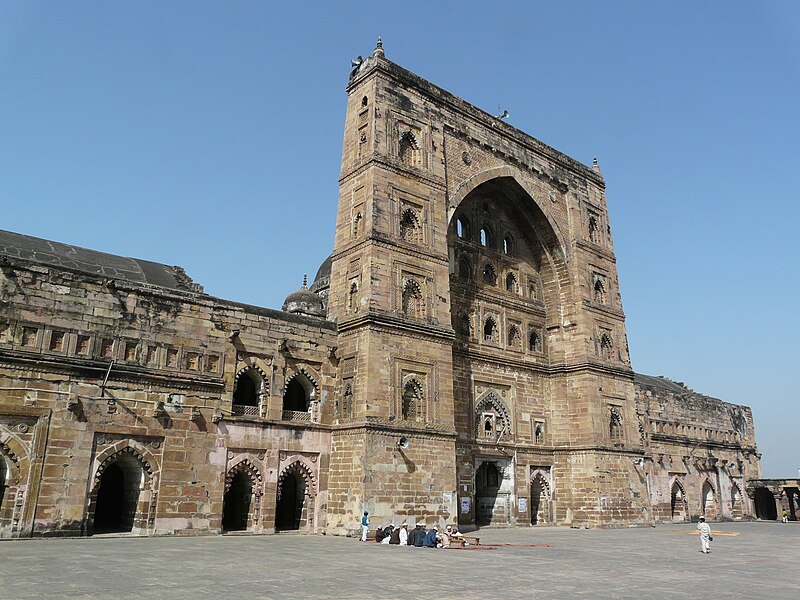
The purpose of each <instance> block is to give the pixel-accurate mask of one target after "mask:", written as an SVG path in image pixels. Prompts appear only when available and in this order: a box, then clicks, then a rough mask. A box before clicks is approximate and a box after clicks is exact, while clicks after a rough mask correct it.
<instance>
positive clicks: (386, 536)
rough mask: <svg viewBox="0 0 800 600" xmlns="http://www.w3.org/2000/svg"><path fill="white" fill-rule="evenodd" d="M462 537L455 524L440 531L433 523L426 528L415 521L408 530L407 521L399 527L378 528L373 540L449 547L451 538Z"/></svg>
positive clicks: (385, 542) (420, 546)
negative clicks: (412, 526)
mask: <svg viewBox="0 0 800 600" xmlns="http://www.w3.org/2000/svg"><path fill="white" fill-rule="evenodd" d="M463 537H464V536H463V535H462V534H461V532H459V531H458V527H456V526H455V525H448V526H447V527H445V529H444V531H442V532H440V531H439V526H438V525H435V524H434V525H433V526H432V527H431V528H430V529H426V527H425V524H424V523H417V524H416V526H415V527H414V529H412V530H411V531H409V530H408V523H403V524H402V525H400V527H395V525H394V524H392V525H387V526H386V527H384V528H383V529H381V528H378V530H377V532H376V533H375V541H376V542H378V543H381V544H396V545H399V546H416V547H417V548H449V547H450V543H451V540H453V539H459V538H463ZM465 543H466V542H465Z"/></svg>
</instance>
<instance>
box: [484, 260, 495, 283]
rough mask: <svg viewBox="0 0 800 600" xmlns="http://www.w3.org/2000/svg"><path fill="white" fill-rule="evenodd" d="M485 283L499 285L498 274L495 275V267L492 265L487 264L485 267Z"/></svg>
mask: <svg viewBox="0 0 800 600" xmlns="http://www.w3.org/2000/svg"><path fill="white" fill-rule="evenodd" d="M483 283H486V284H489V285H495V284H496V283H497V273H495V270H494V266H493V265H492V264H491V263H486V266H485V267H483Z"/></svg>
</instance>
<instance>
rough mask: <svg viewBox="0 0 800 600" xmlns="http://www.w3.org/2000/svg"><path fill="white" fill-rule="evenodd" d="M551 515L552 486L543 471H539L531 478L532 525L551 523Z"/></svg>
mask: <svg viewBox="0 0 800 600" xmlns="http://www.w3.org/2000/svg"><path fill="white" fill-rule="evenodd" d="M550 520H551V516H550V487H549V485H548V484H547V480H546V479H545V478H544V476H543V475H542V474H541V473H537V474H536V475H534V476H533V479H532V480H531V525H541V524H543V523H549V522H550Z"/></svg>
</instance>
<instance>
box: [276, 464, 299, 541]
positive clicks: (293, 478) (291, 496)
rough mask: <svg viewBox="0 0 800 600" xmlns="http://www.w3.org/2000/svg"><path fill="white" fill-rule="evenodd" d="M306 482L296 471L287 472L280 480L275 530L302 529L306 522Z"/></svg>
mask: <svg viewBox="0 0 800 600" xmlns="http://www.w3.org/2000/svg"><path fill="white" fill-rule="evenodd" d="M306 492H307V489H306V480H305V478H304V477H303V476H302V475H301V474H300V473H298V472H297V471H296V470H290V471H288V472H286V473H285V474H284V475H283V476H282V477H281V479H280V482H279V487H278V503H277V506H276V508H275V529H276V530H277V531H291V530H293V529H300V527H301V525H302V524H303V522H304V521H305V518H304V517H305V515H304V514H303V513H304V510H305V504H306V502H305V500H306Z"/></svg>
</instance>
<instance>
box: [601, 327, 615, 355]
mask: <svg viewBox="0 0 800 600" xmlns="http://www.w3.org/2000/svg"><path fill="white" fill-rule="evenodd" d="M613 351H614V342H613V341H612V340H611V336H610V335H609V334H608V333H604V334H603V335H601V336H600V356H601V357H602V358H605V359H607V360H610V359H611V358H612V354H613Z"/></svg>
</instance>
